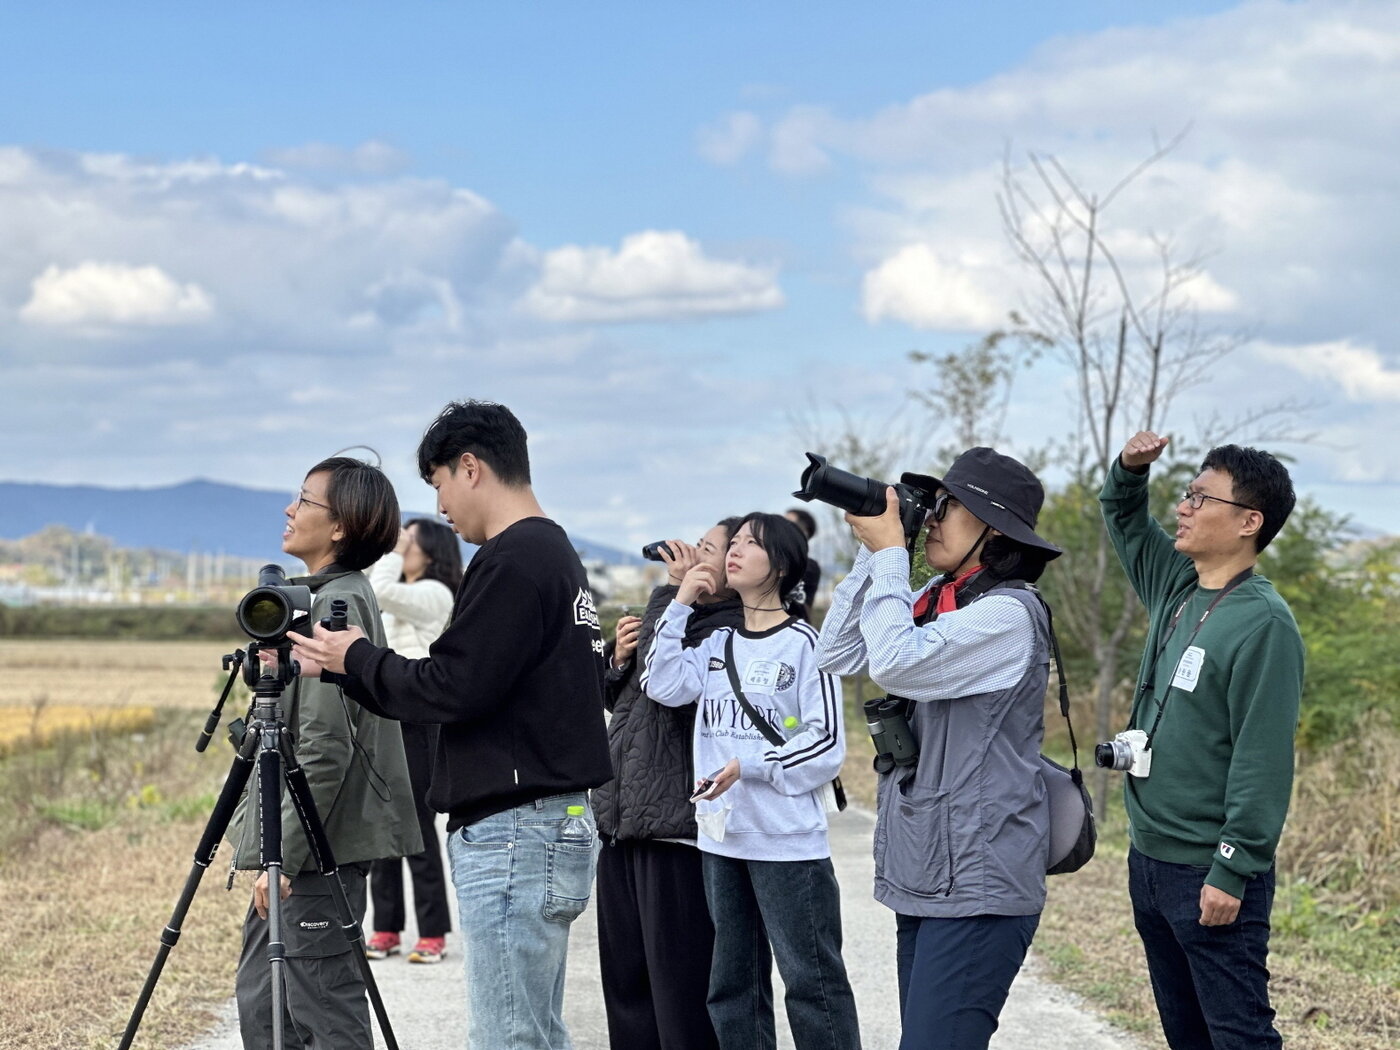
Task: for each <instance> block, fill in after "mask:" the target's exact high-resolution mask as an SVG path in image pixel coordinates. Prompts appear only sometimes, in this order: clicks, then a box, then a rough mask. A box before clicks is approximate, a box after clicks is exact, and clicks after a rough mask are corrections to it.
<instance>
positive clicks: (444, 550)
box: [404, 518, 462, 593]
mask: <svg viewBox="0 0 1400 1050" xmlns="http://www.w3.org/2000/svg"><path fill="white" fill-rule="evenodd" d="M404 528H412V529H415V530H417V531H416V532H415V534H414V542H415V543H417V544H418V549H419V550H421V551H422V552H423V554H424V555H425V556H426V557H427V559H428V567H427V568H426V569H425V570H424V571H423V579H425V580H437V581H438V583H441V584H443V585H444V586H445V587H446V588H447V589H448V590H449V591H452V592H454V593H455V592H456V590H457V585H458V584H459V583H461V582H462V548H461V546H460V544H459V543H458V540H457V534H456V533H455V532H453V531H452V530H451V529H449V528H448V527H447V526H446V525H444V524H443V523H442V522H440V521H434V520H433V519H432V518H414V519H413V520H412V521H410V522H409V523H408V524H407V525H405V526H404Z"/></svg>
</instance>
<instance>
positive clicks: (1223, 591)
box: [1141, 565, 1254, 748]
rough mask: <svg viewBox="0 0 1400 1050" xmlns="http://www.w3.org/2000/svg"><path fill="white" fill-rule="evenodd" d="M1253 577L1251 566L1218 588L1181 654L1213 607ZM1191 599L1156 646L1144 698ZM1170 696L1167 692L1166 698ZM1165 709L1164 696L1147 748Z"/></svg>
mask: <svg viewBox="0 0 1400 1050" xmlns="http://www.w3.org/2000/svg"><path fill="white" fill-rule="evenodd" d="M1253 575H1254V566H1252V565H1251V566H1250V567H1249V568H1247V569H1245V570H1244V571H1243V572H1242V573H1240V574H1239V575H1238V576H1236V577H1234V578H1233V579H1231V580H1230V582H1229V583H1227V584H1226V585H1225V586H1224V587H1222V588H1220V593H1218V594H1217V595H1216V596H1215V597H1214V598H1212V599H1211V601H1210V604H1209V605H1207V606H1206V611H1205V612H1203V613H1201V618H1200V619H1199V620H1197V621H1196V626H1194V627H1193V628H1191V634H1190V637H1188V638H1187V639H1186V644H1185V645H1184V646H1182V651H1183V652H1185V650H1187V649H1189V648H1191V643H1192V642H1194V641H1195V640H1196V635H1197V633H1199V632H1200V629H1201V626H1202V624H1204V623H1205V622H1206V617H1207V616H1209V615H1210V614H1211V612H1212V611H1213V610H1214V609H1215V607H1216V606H1217V605H1219V604H1220V603H1221V602H1222V601H1224V600H1225V596H1226V595H1227V594H1229V593H1230V592H1231V591H1233V590H1234V589H1235V588H1236V587H1238V586H1239V585H1240V584H1242V583H1244V581H1245V580H1247V579H1249V578H1250V577H1251V576H1253ZM1191 597H1192V596H1191V595H1187V596H1186V597H1185V598H1183V599H1182V600H1181V604H1180V605H1178V606H1177V607H1176V615H1175V616H1173V617H1172V622H1171V623H1170V624H1169V625H1168V627H1167V633H1166V634H1164V635H1162V640H1161V642H1160V643H1158V645H1157V652H1156V653H1155V654H1154V655H1153V657H1152V663H1151V665H1150V666H1149V667H1148V669H1147V678H1146V679H1145V680H1144V681H1143V683H1142V686H1141V689H1142V694H1143V695H1144V696H1147V697H1150V696H1151V695H1152V690H1153V689H1154V688H1155V687H1156V684H1157V663H1158V661H1160V660H1161V659H1162V654H1163V653H1164V652H1166V651H1167V643H1168V642H1170V641H1171V638H1172V635H1173V634H1174V633H1175V632H1176V625H1177V623H1178V622H1180V620H1181V614H1182V613H1184V612H1185V611H1186V606H1187V604H1188V603H1189V602H1190V601H1191ZM1170 695H1171V694H1170V692H1169V693H1168V694H1167V696H1170ZM1166 709H1167V697H1166V696H1164V697H1163V698H1162V699H1161V700H1160V701H1159V702H1158V704H1157V717H1156V718H1154V719H1153V720H1152V728H1151V729H1149V730H1148V731H1147V746H1148V747H1149V748H1150V747H1151V746H1152V738H1153V737H1154V736H1156V734H1157V727H1158V726H1159V725H1161V724H1162V712H1164V711H1165V710H1166Z"/></svg>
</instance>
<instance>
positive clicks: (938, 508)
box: [927, 492, 957, 521]
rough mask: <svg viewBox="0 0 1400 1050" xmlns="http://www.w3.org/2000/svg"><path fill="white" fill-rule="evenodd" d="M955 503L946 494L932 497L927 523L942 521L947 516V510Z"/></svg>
mask: <svg viewBox="0 0 1400 1050" xmlns="http://www.w3.org/2000/svg"><path fill="white" fill-rule="evenodd" d="M955 503H957V500H955V499H954V498H953V497H952V495H950V494H949V493H947V492H940V493H939V494H938V495H937V496H935V497H933V509H932V510H931V511H929V512H928V519H927V520H928V521H942V520H943V519H944V518H946V517H947V516H948V508H949V507H951V506H952V505H953V504H955Z"/></svg>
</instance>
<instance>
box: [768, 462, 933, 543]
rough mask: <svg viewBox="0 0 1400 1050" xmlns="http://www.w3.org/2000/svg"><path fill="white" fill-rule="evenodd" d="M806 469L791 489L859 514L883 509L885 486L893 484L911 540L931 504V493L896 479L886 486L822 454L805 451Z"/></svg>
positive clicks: (808, 499)
mask: <svg viewBox="0 0 1400 1050" xmlns="http://www.w3.org/2000/svg"><path fill="white" fill-rule="evenodd" d="M807 460H808V462H807V469H805V470H804V471H803V472H802V481H801V483H800V484H801V486H802V487H801V488H799V489H798V490H797V491H796V492H794V493H793V495H794V496H796V497H797V498H798V499H800V500H803V501H804V502H807V503H810V502H812V500H817V501H818V502H820V503H828V504H830V505H831V506H833V507H839V508H840V509H841V510H845V511H849V512H850V513H852V514H854V515H856V517H860V518H875V517H879V516H880V515H881V514H883V513H885V507H886V502H885V489H887V488H890V487H893V488H894V491H895V495H896V496H898V497H899V521H900V524H902V525H903V526H904V538H905V540H907V541H912V540H913V539H914V537H915V536H917V535H918V534H919V529H921V528H923V524H924V520H925V519H926V518H927V517H928V512H929V510H931V509H932V507H933V493H931V492H924V491H923V490H921V489H916V488H914V487H913V486H911V485H905V484H904V483H902V482H901V483H900V484H898V485H894V486H890V484H889V483H888V482H884V481H878V480H876V479H875V478H863V477H861V476H860V475H859V474H852V473H851V472H850V471H848V470H841V469H840V468H839V467H833V466H831V465H830V464H828V463H827V461H826V457H825V456H818V455H817V454H816V453H815V452H808V453H807Z"/></svg>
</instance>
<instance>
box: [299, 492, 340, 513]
mask: <svg viewBox="0 0 1400 1050" xmlns="http://www.w3.org/2000/svg"><path fill="white" fill-rule="evenodd" d="M292 499H294V500H296V501H297V510H300V509H301V508H302V507H320V508H321V509H322V510H330V509H331V508H330V505H329V504H326V503H317V502H316V501H315V500H314V499H308V498H307V497H306V495H305V494H304V493H301V492H294V493H292Z"/></svg>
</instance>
